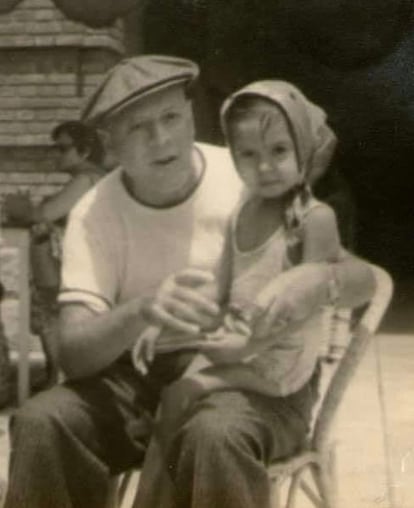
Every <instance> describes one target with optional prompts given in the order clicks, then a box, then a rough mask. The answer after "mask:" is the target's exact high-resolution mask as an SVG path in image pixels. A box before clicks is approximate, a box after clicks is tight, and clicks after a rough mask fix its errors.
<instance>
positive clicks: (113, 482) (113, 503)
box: [105, 476, 121, 508]
mask: <svg viewBox="0 0 414 508" xmlns="http://www.w3.org/2000/svg"><path fill="white" fill-rule="evenodd" d="M120 481H121V479H120V477H119V476H114V477H113V478H111V479H110V480H109V490H108V497H107V499H106V506H105V508H119V493H118V489H119V483H120Z"/></svg>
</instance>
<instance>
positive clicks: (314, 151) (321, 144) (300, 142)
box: [220, 80, 336, 229]
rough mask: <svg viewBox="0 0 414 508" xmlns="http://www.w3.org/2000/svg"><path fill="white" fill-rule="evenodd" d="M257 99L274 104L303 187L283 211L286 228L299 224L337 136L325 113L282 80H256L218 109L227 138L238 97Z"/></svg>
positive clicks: (326, 165)
mask: <svg viewBox="0 0 414 508" xmlns="http://www.w3.org/2000/svg"><path fill="white" fill-rule="evenodd" d="M245 96H249V97H258V98H262V99H265V100H267V101H270V102H271V103H273V104H275V105H276V106H277V107H278V108H279V110H280V111H281V112H282V113H283V115H284V117H285V119H286V121H287V124H288V127H289V130H290V132H291V135H292V138H293V142H294V145H295V149H296V155H297V159H298V166H299V171H300V172H301V174H302V175H303V184H302V185H300V186H299V187H298V188H297V192H296V193H295V195H294V196H293V200H292V204H291V206H290V207H288V210H287V211H286V221H287V226H288V229H292V228H296V227H298V226H300V225H301V224H302V218H303V215H304V213H305V208H306V204H307V202H308V199H309V198H310V196H311V192H310V186H311V185H312V184H313V183H314V182H315V181H316V180H317V179H318V178H319V177H320V176H321V175H322V174H323V173H324V172H325V170H326V168H327V167H328V165H329V163H330V161H331V158H332V155H333V152H334V150H335V146H336V136H335V134H334V132H333V131H332V129H331V128H330V127H329V125H328V124H327V120H326V114H325V112H324V111H323V110H322V109H321V108H320V107H319V106H317V105H316V104H314V103H313V102H311V101H309V100H308V99H307V98H306V97H305V96H304V95H303V94H302V92H300V91H299V90H298V89H297V88H296V87H295V86H293V85H292V84H290V83H287V82H285V81H278V80H268V81H257V82H255V83H252V84H250V85H247V86H245V87H244V88H242V89H240V90H238V91H237V92H235V93H233V94H232V95H230V97H228V98H227V99H226V100H225V101H224V103H223V106H222V108H221V112H220V116H221V125H222V129H223V132H224V134H225V136H226V137H227V138H228V113H229V111H230V110H231V108H232V106H233V105H234V104H236V103H237V101H238V99H240V98H241V97H245Z"/></svg>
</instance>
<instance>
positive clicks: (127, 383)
mask: <svg viewBox="0 0 414 508" xmlns="http://www.w3.org/2000/svg"><path fill="white" fill-rule="evenodd" d="M154 405H155V404H154V402H153V397H152V394H151V390H148V387H147V386H146V383H145V381H144V380H143V379H142V378H140V376H138V375H137V374H136V372H135V371H134V370H133V368H132V366H129V365H127V364H122V363H118V364H115V365H114V366H113V367H111V368H110V369H107V371H105V372H103V373H102V374H101V375H97V376H93V377H90V378H85V379H81V380H76V381H67V382H65V383H63V384H62V385H57V386H55V387H53V388H51V389H50V390H47V391H44V392H41V393H39V394H37V395H35V396H34V397H32V398H31V399H29V400H28V401H27V402H26V403H25V404H24V406H23V407H22V408H20V409H19V410H18V411H17V412H16V415H15V417H14V418H13V419H12V425H11V432H12V438H13V435H14V434H18V433H19V431H20V428H23V427H22V426H27V427H29V426H32V427H33V425H35V426H36V427H37V429H38V430H37V431H38V432H43V433H47V434H50V439H51V443H52V442H53V439H56V438H57V439H61V440H62V443H61V446H62V447H64V446H69V447H71V446H72V445H74V443H76V442H78V443H79V442H80V443H81V444H82V445H84V446H86V448H87V449H88V450H89V451H90V452H92V453H93V454H94V455H95V456H96V457H97V458H98V459H99V460H102V461H103V462H104V463H106V464H107V465H108V467H109V468H110V470H111V471H112V472H113V473H118V472H120V471H123V470H126V469H129V468H131V467H134V466H135V467H137V466H139V465H140V463H141V462H142V460H143V457H144V454H145V450H146V447H147V444H148V442H149V439H150V435H151V427H152V413H153V411H154V409H155V408H154ZM56 436H57V437H56ZM16 437H18V436H16Z"/></svg>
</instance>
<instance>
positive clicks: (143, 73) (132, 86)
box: [81, 55, 199, 123]
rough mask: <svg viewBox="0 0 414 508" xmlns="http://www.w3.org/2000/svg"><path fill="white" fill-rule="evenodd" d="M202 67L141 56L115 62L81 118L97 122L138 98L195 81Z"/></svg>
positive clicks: (181, 60)
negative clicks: (175, 85)
mask: <svg viewBox="0 0 414 508" xmlns="http://www.w3.org/2000/svg"><path fill="white" fill-rule="evenodd" d="M198 74H199V68H198V66H197V65H196V64H195V63H194V62H192V61H191V60H186V59H184V58H178V57H172V56H164V55H142V56H135V57H132V58H127V59H125V60H122V61H121V62H119V63H118V64H116V65H115V66H114V67H113V68H112V69H111V70H110V71H109V72H108V74H107V75H106V77H105V78H104V80H103V81H102V83H101V84H100V85H99V87H98V89H97V90H96V91H95V93H94V94H93V95H92V96H91V97H90V99H89V100H88V102H87V104H86V106H85V108H84V110H83V112H82V116H81V118H82V120H83V121H85V122H89V123H98V122H100V121H102V120H103V119H104V118H107V117H109V116H111V115H113V114H115V113H118V112H119V111H121V110H123V109H125V108H126V107H127V106H129V105H131V104H133V103H134V102H136V101H137V100H140V99H142V98H143V97H146V96H147V95H150V94H152V93H154V92H157V91H159V90H162V89H163V88H168V87H169V86H171V85H174V84H179V83H183V84H188V85H190V84H192V83H193V82H194V81H195V80H196V79H197V77H198Z"/></svg>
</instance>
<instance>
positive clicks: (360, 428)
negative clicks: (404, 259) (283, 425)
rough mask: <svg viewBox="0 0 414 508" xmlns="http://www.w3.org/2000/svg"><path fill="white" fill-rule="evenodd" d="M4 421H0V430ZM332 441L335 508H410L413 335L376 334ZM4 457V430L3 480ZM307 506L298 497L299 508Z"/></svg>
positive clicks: (413, 493) (413, 496)
mask: <svg viewBox="0 0 414 508" xmlns="http://www.w3.org/2000/svg"><path fill="white" fill-rule="evenodd" d="M413 329H414V326H413ZM7 418H8V415H7V414H4V415H3V416H2V417H0V430H3V431H5V430H6V425H7ZM335 437H336V441H337V459H338V479H339V506H338V508H413V507H414V332H413V333H412V334H410V333H404V334H393V333H389V332H388V331H387V333H381V334H380V335H378V336H377V338H376V341H375V342H374V343H372V345H371V347H370V348H369V350H368V351H367V353H366V356H365V357H364V359H363V361H362V363H361V366H360V368H359V369H358V372H357V374H356V376H355V378H354V380H353V383H352V385H351V387H350V389H349V390H348V392H347V394H346V397H345V399H344V401H343V404H342V406H341V409H340V411H339V415H338V420H337V424H336V429H335ZM7 456H8V440H7V433H6V432H4V433H3V435H2V436H1V437H0V476H1V477H3V478H5V477H6V470H7ZM130 497H131V496H130ZM308 506H310V505H309V504H308V502H307V501H305V500H303V499H298V508H307V507H308Z"/></svg>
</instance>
